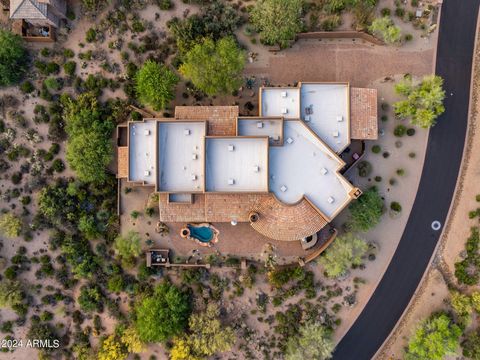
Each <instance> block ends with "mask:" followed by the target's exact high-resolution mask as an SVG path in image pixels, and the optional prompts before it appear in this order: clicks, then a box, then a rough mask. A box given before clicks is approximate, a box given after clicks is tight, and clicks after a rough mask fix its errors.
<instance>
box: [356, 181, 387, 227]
mask: <svg viewBox="0 0 480 360" xmlns="http://www.w3.org/2000/svg"><path fill="white" fill-rule="evenodd" d="M383 207H384V204H383V199H382V197H381V196H380V194H379V193H378V189H377V188H376V187H372V188H370V189H368V190H367V191H365V192H364V193H363V194H362V195H361V196H360V197H359V198H358V199H357V200H355V201H353V202H352V203H351V204H350V206H349V210H350V219H349V221H348V224H347V226H348V228H349V229H350V230H352V231H368V230H369V229H371V228H373V227H375V226H376V225H377V224H378V223H379V222H380V217H381V216H382V213H383Z"/></svg>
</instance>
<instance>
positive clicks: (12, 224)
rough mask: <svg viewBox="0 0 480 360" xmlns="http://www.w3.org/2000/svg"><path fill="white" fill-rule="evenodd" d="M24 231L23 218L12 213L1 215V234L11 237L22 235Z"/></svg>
mask: <svg viewBox="0 0 480 360" xmlns="http://www.w3.org/2000/svg"><path fill="white" fill-rule="evenodd" d="M21 231H22V220H20V218H18V217H17V216H15V215H14V214H12V213H6V214H3V215H0V234H3V235H5V236H6V237H9V238H14V237H17V236H19V235H20V232H21Z"/></svg>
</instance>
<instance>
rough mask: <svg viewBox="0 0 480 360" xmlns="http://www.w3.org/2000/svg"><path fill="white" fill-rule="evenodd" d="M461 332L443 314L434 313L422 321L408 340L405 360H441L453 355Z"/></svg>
mask: <svg viewBox="0 0 480 360" xmlns="http://www.w3.org/2000/svg"><path fill="white" fill-rule="evenodd" d="M461 335H462V330H461V329H460V327H459V326H457V325H456V324H455V323H454V322H453V320H452V319H451V318H450V317H449V316H448V315H447V314H445V313H436V314H433V315H431V316H430V317H429V318H427V319H425V320H423V321H422V322H421V323H420V325H419V326H418V328H417V330H416V331H415V333H414V334H413V335H412V337H411V338H410V341H409V342H408V346H407V349H406V352H405V357H404V358H405V359H406V360H417V359H429V360H442V359H444V358H445V356H447V355H453V354H455V352H456V350H457V347H458V345H459V338H460V336H461Z"/></svg>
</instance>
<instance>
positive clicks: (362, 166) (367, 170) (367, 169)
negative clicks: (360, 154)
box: [357, 160, 372, 177]
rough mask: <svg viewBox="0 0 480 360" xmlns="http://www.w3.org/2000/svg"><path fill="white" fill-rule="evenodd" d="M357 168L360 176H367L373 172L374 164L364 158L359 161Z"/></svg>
mask: <svg viewBox="0 0 480 360" xmlns="http://www.w3.org/2000/svg"><path fill="white" fill-rule="evenodd" d="M357 169H358V175H359V176H360V177H367V176H369V175H370V174H371V173H372V164H370V163H369V162H368V161H366V160H363V161H360V162H359V163H358V165H357Z"/></svg>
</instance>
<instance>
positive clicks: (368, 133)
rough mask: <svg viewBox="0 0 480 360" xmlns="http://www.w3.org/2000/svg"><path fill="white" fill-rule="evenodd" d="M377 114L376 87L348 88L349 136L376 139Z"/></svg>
mask: <svg viewBox="0 0 480 360" xmlns="http://www.w3.org/2000/svg"><path fill="white" fill-rule="evenodd" d="M377 116H378V115H377V89H362V88H354V87H352V88H350V130H351V138H352V139H360V140H367V139H368V140H375V139H377V138H378V117H377Z"/></svg>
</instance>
